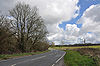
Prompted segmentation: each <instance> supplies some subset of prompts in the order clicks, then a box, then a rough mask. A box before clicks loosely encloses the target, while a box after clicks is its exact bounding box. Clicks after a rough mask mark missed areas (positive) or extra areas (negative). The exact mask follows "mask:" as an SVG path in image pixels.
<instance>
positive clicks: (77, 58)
mask: <svg viewBox="0 0 100 66" xmlns="http://www.w3.org/2000/svg"><path fill="white" fill-rule="evenodd" d="M64 62H65V64H66V66H97V65H96V63H95V61H94V60H93V59H92V58H89V56H83V55H80V53H78V52H77V51H72V50H66V55H65V56H64Z"/></svg>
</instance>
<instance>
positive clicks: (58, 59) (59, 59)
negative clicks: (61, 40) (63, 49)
mask: <svg viewBox="0 0 100 66" xmlns="http://www.w3.org/2000/svg"><path fill="white" fill-rule="evenodd" d="M65 54H66V53H64V54H63V55H62V56H61V57H60V58H59V59H58V60H57V61H56V63H57V62H58V61H60V60H61V59H62V58H63V57H64V55H65Z"/></svg>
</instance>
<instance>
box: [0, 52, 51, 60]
mask: <svg viewBox="0 0 100 66" xmlns="http://www.w3.org/2000/svg"><path fill="white" fill-rule="evenodd" d="M48 51H49V50H47V51H42V52H30V53H18V54H0V60H4V59H9V58H18V57H22V56H30V55H36V54H41V53H45V52H48Z"/></svg>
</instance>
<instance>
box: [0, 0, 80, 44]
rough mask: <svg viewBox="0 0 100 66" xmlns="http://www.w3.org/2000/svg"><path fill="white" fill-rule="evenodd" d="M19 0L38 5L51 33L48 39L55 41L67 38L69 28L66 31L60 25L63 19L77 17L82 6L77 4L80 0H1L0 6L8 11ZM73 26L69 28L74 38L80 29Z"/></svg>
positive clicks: (4, 10)
mask: <svg viewBox="0 0 100 66" xmlns="http://www.w3.org/2000/svg"><path fill="white" fill-rule="evenodd" d="M18 1H21V2H25V3H27V4H30V5H31V7H33V6H37V7H38V8H39V13H40V15H41V16H42V17H43V18H44V21H45V24H46V26H47V29H48V31H49V33H50V34H49V36H48V39H49V40H52V41H54V42H55V43H59V42H60V41H61V40H62V39H65V34H66V33H67V32H70V31H67V30H66V31H64V30H63V29H61V28H59V27H58V25H59V24H60V23H61V22H62V21H68V20H70V19H72V18H75V17H77V16H78V14H79V9H80V7H78V6H77V3H78V1H79V0H9V1H6V0H0V4H1V3H2V4H1V6H0V8H1V9H2V10H3V12H7V11H8V10H9V9H11V8H13V7H14V5H15V3H16V2H18ZM76 11H77V13H76ZM71 27H72V28H73V30H72V28H70V26H69V27H68V28H69V29H71V30H72V31H73V33H72V37H73V38H74V36H75V35H74V34H77V31H78V30H79V29H77V27H76V26H75V25H73V26H71ZM72 31H71V32H72Z"/></svg>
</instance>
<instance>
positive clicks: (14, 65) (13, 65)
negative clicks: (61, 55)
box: [11, 56, 46, 66]
mask: <svg viewBox="0 0 100 66" xmlns="http://www.w3.org/2000/svg"><path fill="white" fill-rule="evenodd" d="M44 57H46V56H41V57H37V58H34V59H29V60H26V61H22V62H18V63H16V64H12V65H11V66H16V65H17V64H20V63H24V62H28V61H33V60H38V59H41V58H44Z"/></svg>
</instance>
